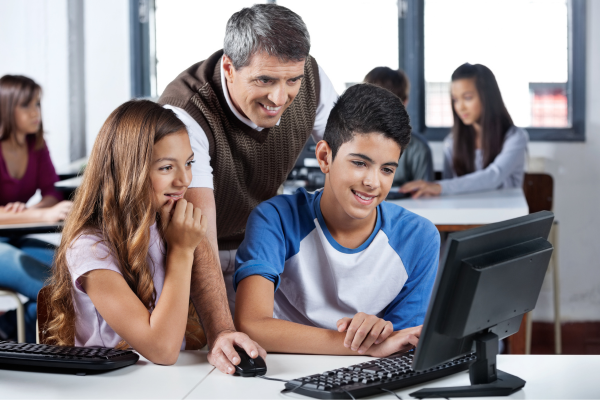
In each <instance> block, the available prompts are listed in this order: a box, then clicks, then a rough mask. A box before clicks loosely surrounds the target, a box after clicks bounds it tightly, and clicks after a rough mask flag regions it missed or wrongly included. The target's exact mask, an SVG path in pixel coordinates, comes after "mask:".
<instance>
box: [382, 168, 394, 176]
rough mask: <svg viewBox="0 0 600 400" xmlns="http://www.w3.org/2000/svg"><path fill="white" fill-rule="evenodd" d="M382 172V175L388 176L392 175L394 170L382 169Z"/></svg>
mask: <svg viewBox="0 0 600 400" xmlns="http://www.w3.org/2000/svg"><path fill="white" fill-rule="evenodd" d="M382 171H383V173H384V174H386V175H390V174H393V173H394V170H393V169H391V168H383V169H382Z"/></svg>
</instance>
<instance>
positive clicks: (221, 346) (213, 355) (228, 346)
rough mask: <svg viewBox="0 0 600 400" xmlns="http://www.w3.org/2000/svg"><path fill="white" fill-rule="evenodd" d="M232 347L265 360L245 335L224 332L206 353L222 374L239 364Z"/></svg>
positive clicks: (229, 371) (231, 370) (261, 349)
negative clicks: (235, 346)
mask: <svg viewBox="0 0 600 400" xmlns="http://www.w3.org/2000/svg"><path fill="white" fill-rule="evenodd" d="M179 201H181V200H179ZM234 345H237V346H239V347H241V348H242V349H244V350H246V353H248V355H249V356H250V357H252V358H256V357H258V356H259V355H260V356H261V357H262V358H263V359H266V358H267V352H266V351H265V349H263V348H262V347H260V346H259V345H258V343H256V342H255V341H253V340H252V339H250V338H249V337H248V335H246V334H245V333H241V332H234V331H224V332H221V333H220V334H219V335H218V336H217V340H215V343H214V345H213V347H212V349H211V350H210V351H209V352H208V362H209V363H211V364H212V365H214V366H215V367H217V368H218V369H219V371H221V372H222V373H224V374H229V375H231V374H233V373H234V372H235V368H234V365H238V364H239V363H240V357H239V355H238V353H237V352H236V351H235V349H234V348H233V346H234Z"/></svg>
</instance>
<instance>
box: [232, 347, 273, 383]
mask: <svg viewBox="0 0 600 400" xmlns="http://www.w3.org/2000/svg"><path fill="white" fill-rule="evenodd" d="M233 348H234V349H235V351H237V353H238V354H239V356H240V363H239V364H238V365H234V367H235V373H234V375H238V376H243V377H246V378H247V377H252V376H257V375H264V374H266V373H267V364H266V363H265V360H263V358H262V357H261V356H258V357H256V358H252V357H250V356H249V355H248V354H247V353H246V350H244V349H242V348H241V347H238V346H233Z"/></svg>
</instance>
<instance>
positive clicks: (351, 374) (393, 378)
mask: <svg viewBox="0 0 600 400" xmlns="http://www.w3.org/2000/svg"><path fill="white" fill-rule="evenodd" d="M413 357H414V350H411V351H410V352H407V353H400V354H393V355H391V356H389V357H385V358H378V359H376V360H371V361H367V362H364V363H361V364H356V365H351V366H349V367H346V368H338V369H334V370H332V371H326V372H323V373H322V374H315V375H310V376H305V377H303V378H298V379H294V380H291V381H289V382H288V383H286V384H285V387H286V389H287V390H288V391H293V392H294V393H299V394H303V395H305V396H310V397H315V398H317V399H349V398H351V396H350V395H352V396H353V397H355V398H359V397H365V396H373V395H377V394H383V393H385V390H382V389H386V390H395V389H401V388H405V387H408V386H412V385H416V384H419V383H423V382H427V381H431V380H433V379H438V378H442V377H444V376H447V375H451V374H454V373H457V372H461V371H465V370H467V369H468V368H469V366H470V365H471V364H472V363H473V362H474V361H475V359H476V357H475V354H474V353H473V354H470V355H467V356H463V357H460V358H458V359H455V360H453V361H450V362H447V363H445V364H442V365H439V366H437V367H435V368H431V369H428V370H425V371H421V372H415V371H413V369H412V368H411V365H412V361H413Z"/></svg>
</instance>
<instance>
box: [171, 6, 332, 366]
mask: <svg viewBox="0 0 600 400" xmlns="http://www.w3.org/2000/svg"><path fill="white" fill-rule="evenodd" d="M309 51H310V36H309V34H308V30H307V29H306V25H305V24H304V22H303V21H302V18H300V17H299V16H298V15H297V14H295V13H294V12H292V11H290V10H289V9H287V8H285V7H281V6H278V5H275V4H256V5H254V6H252V7H250V8H244V9H242V10H241V11H239V12H237V13H235V14H233V15H232V16H231V18H230V19H229V21H228V23H227V28H226V33H225V40H224V47H223V50H219V51H217V52H216V53H214V54H213V55H211V56H210V57H209V58H207V59H206V60H204V61H201V62H199V63H197V64H194V65H192V66H191V67H190V68H188V69H187V70H185V71H184V72H182V73H181V74H180V75H179V76H178V77H177V78H175V80H174V81H173V82H171V83H170V84H169V85H168V86H167V88H166V89H165V91H164V92H163V94H162V96H161V97H160V100H159V103H160V104H163V105H164V107H167V108H170V109H172V110H173V111H174V112H175V113H176V114H177V116H178V117H179V118H180V119H181V120H182V121H183V122H184V123H185V125H186V127H187V130H188V134H189V136H190V141H191V144H192V149H193V151H194V158H195V164H194V165H193V166H192V172H193V178H192V183H191V185H190V187H189V189H188V191H187V194H186V199H188V200H189V201H191V202H192V203H193V204H194V205H195V206H196V207H199V208H200V209H201V210H202V212H203V214H204V215H205V216H207V218H208V223H209V228H208V232H207V239H208V240H207V241H203V243H201V244H200V245H199V246H198V248H197V249H196V253H195V260H194V268H193V272H192V288H191V296H192V300H193V302H194V305H195V307H196V310H197V312H198V315H199V317H200V320H201V321H202V325H203V327H204V329H205V333H206V337H207V339H208V344H209V348H210V349H211V351H210V353H209V361H210V362H211V363H212V364H213V365H215V366H216V367H217V368H219V370H221V371H222V372H225V373H233V372H234V368H233V365H232V364H238V363H239V357H238V354H237V353H236V351H235V350H234V347H233V346H234V345H238V346H240V347H242V348H244V350H245V351H246V352H247V353H248V354H249V355H250V356H251V357H256V356H257V355H258V354H262V355H263V357H264V356H266V353H265V352H264V350H263V349H262V348H261V347H260V346H258V345H257V344H256V343H255V342H253V341H252V340H250V339H249V338H248V337H247V336H246V335H245V334H243V333H239V332H236V331H235V327H234V325H233V321H232V318H231V314H232V313H233V311H234V301H235V293H234V290H233V282H232V280H233V273H234V269H235V253H236V250H237V248H238V246H239V245H240V243H241V242H242V240H243V239H244V233H245V227H246V222H247V220H248V216H249V215H250V212H251V211H252V210H253V209H254V208H255V207H256V206H257V205H258V204H259V203H261V202H263V201H265V200H268V199H269V198H271V197H273V196H275V195H276V194H277V189H278V188H279V186H280V185H281V184H282V183H283V182H284V181H285V179H286V178H287V176H288V174H289V173H290V171H291V169H292V168H293V166H294V163H295V161H296V158H297V157H298V155H299V154H300V152H301V151H302V149H303V147H304V145H305V143H306V141H307V140H308V138H309V137H310V136H311V135H312V137H313V138H314V139H315V141H319V140H321V139H322V138H323V132H324V130H325V125H326V123H327V117H328V116H329V112H330V111H331V108H332V107H333V104H334V102H335V101H336V100H337V94H336V92H335V90H334V88H333V85H332V84H331V81H330V80H329V78H327V76H326V75H325V73H324V72H323V70H322V69H321V68H320V67H319V66H318V65H317V62H316V61H315V59H314V58H312V57H311V56H310V55H309ZM223 278H224V279H225V285H224V284H223Z"/></svg>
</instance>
